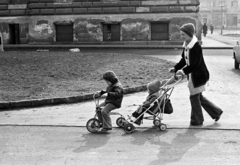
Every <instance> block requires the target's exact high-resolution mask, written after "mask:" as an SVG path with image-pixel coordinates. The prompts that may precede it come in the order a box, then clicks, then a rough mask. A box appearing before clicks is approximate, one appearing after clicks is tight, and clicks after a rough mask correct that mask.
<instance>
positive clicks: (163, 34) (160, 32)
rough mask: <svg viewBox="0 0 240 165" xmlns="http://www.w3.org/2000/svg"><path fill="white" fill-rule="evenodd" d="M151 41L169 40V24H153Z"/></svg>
mask: <svg viewBox="0 0 240 165" xmlns="http://www.w3.org/2000/svg"><path fill="white" fill-rule="evenodd" d="M151 40H153V41H154V40H155V41H158V40H169V23H168V22H167V23H165V22H152V23H151Z"/></svg>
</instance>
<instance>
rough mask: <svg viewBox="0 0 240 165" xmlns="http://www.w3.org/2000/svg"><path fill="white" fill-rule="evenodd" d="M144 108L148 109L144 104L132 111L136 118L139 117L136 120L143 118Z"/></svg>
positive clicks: (139, 120)
mask: <svg viewBox="0 0 240 165" xmlns="http://www.w3.org/2000/svg"><path fill="white" fill-rule="evenodd" d="M144 110H146V109H145V108H144V107H142V106H139V107H138V109H137V110H136V111H135V112H133V113H132V116H133V117H135V118H138V117H139V116H140V117H139V118H138V119H137V120H136V122H141V121H142V120H143V116H144V115H143V112H144Z"/></svg>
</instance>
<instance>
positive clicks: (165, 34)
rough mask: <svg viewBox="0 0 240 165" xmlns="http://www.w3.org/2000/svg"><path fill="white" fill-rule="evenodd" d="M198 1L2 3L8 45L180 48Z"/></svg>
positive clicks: (0, 21) (195, 19) (0, 20)
mask: <svg viewBox="0 0 240 165" xmlns="http://www.w3.org/2000/svg"><path fill="white" fill-rule="evenodd" d="M199 5H200V3H199V0H1V1H0V31H1V32H2V33H3V36H4V37H3V38H4V42H5V44H55V43H75V44H76V43H79V44H89V43H95V44H97V43H99V44H102V43H107V44H114V43H118V44H158V45H159V44H176V43H180V33H179V32H180V31H179V27H180V26H181V25H182V24H184V23H189V22H191V23H193V24H195V26H196V34H197V36H198V38H199V39H200V40H201V20H200V15H199V13H198V11H199Z"/></svg>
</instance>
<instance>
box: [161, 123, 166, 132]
mask: <svg viewBox="0 0 240 165" xmlns="http://www.w3.org/2000/svg"><path fill="white" fill-rule="evenodd" d="M159 129H160V131H166V129H167V126H166V124H160V125H159Z"/></svg>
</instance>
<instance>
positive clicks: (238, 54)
mask: <svg viewBox="0 0 240 165" xmlns="http://www.w3.org/2000/svg"><path fill="white" fill-rule="evenodd" d="M233 59H234V68H235V69H239V64H240V45H239V42H238V41H237V45H236V46H234V47H233Z"/></svg>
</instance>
